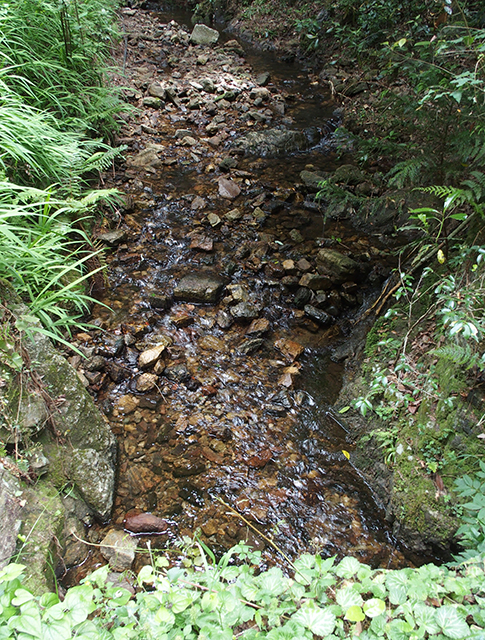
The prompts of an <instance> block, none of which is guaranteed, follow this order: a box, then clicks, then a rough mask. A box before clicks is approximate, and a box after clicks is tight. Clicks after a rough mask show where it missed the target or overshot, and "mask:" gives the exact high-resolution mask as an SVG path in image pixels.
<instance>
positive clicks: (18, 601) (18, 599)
mask: <svg viewBox="0 0 485 640" xmlns="http://www.w3.org/2000/svg"><path fill="white" fill-rule="evenodd" d="M34 599H35V596H34V595H32V594H31V593H30V591H27V590H26V589H17V590H16V591H15V597H14V598H12V604H13V605H14V607H21V606H22V605H23V604H25V603H26V602H30V600H34Z"/></svg>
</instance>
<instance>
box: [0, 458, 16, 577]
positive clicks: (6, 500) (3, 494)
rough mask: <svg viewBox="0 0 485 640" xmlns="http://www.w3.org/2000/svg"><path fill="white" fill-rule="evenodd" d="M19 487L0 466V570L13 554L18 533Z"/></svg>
mask: <svg viewBox="0 0 485 640" xmlns="http://www.w3.org/2000/svg"><path fill="white" fill-rule="evenodd" d="M20 495H21V491H20V485H19V481H18V480H17V478H15V477H14V476H13V475H11V474H10V473H9V472H8V471H7V470H6V469H4V468H3V467H2V466H0V513H1V514H2V517H1V518H0V569H3V567H5V565H7V564H8V562H9V560H10V558H11V556H12V555H13V554H14V552H15V547H16V545H17V535H18V533H19V531H20V524H21V520H20V512H21V507H20V497H19V496H20Z"/></svg>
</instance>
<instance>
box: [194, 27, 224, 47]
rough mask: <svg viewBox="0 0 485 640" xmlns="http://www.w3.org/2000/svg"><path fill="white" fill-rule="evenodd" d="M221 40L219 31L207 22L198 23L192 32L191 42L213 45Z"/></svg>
mask: <svg viewBox="0 0 485 640" xmlns="http://www.w3.org/2000/svg"><path fill="white" fill-rule="evenodd" d="M218 40H219V32H218V31H216V30H215V29H211V28H210V27H206V25H205V24H196V25H195V27H194V29H193V31H192V33H191V34H190V42H193V43H194V44H202V45H211V44H215V43H216V42H217V41H218Z"/></svg>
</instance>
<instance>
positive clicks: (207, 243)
mask: <svg viewBox="0 0 485 640" xmlns="http://www.w3.org/2000/svg"><path fill="white" fill-rule="evenodd" d="M210 215H213V214H210ZM216 217H217V218H218V219H219V222H220V221H221V219H220V218H219V216H216ZM189 248H190V249H198V250H199V251H205V252H206V253H210V252H211V251H212V250H213V249H214V241H213V240H212V238H208V237H207V236H194V237H193V238H192V242H191V243H190V247H189Z"/></svg>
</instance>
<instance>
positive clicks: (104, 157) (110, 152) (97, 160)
mask: <svg viewBox="0 0 485 640" xmlns="http://www.w3.org/2000/svg"><path fill="white" fill-rule="evenodd" d="M126 149H127V147H126V145H122V146H121V147H116V148H111V149H107V150H106V151H97V152H96V153H93V155H92V156H90V157H89V158H86V159H84V160H83V163H82V165H81V167H80V173H88V172H90V171H106V170H107V169H108V168H109V166H110V165H111V163H112V162H113V160H114V159H115V158H119V157H120V156H121V154H122V153H123V151H125V150H126Z"/></svg>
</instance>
